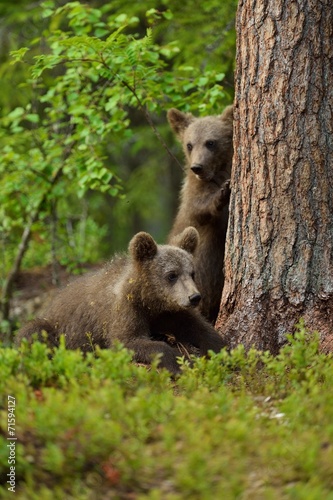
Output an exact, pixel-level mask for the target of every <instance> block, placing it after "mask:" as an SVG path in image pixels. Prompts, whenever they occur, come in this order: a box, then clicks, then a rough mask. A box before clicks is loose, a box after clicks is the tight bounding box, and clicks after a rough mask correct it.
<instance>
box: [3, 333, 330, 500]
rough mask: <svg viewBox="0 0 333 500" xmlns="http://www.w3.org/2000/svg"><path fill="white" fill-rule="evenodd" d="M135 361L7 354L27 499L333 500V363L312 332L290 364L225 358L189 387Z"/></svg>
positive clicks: (59, 353) (291, 350) (285, 352)
mask: <svg viewBox="0 0 333 500" xmlns="http://www.w3.org/2000/svg"><path fill="white" fill-rule="evenodd" d="M130 360H131V355H130V353H129V352H128V351H126V350H124V349H123V348H122V347H121V346H120V345H118V346H115V348H114V349H112V350H104V351H102V350H97V351H96V352H95V353H91V354H89V355H87V356H86V357H84V356H83V355H82V353H80V352H79V351H67V350H66V349H65V347H64V345H63V344H61V346H60V347H59V348H58V349H55V350H54V352H53V355H52V357H51V356H50V350H49V349H48V348H47V347H45V345H43V344H40V343H38V342H36V343H34V344H33V345H32V346H31V347H30V346H28V344H26V343H25V344H23V345H22V346H21V347H20V349H18V350H15V349H12V348H1V349H0V387H1V390H0V394H1V403H2V404H1V408H2V410H1V434H0V436H1V437H0V441H1V445H0V450H1V452H0V470H1V473H2V477H5V474H6V473H7V470H8V462H7V461H8V452H7V448H6V443H7V439H6V438H7V404H8V403H7V398H8V395H10V396H13V397H15V400H16V410H15V418H16V426H15V429H16V431H15V432H16V437H17V445H16V458H17V461H16V496H17V497H18V498H22V499H23V498H59V499H61V498H64V495H65V496H66V498H69V499H70V498H73V499H74V498H82V499H88V498H92V496H93V497H94V498H109V497H110V498H126V497H128V495H130V496H133V497H135V498H150V499H163V500H164V499H167V500H168V499H169V500H171V499H183V498H189V499H192V498H198V499H199V498H200V499H202V498H207V499H209V498H228V499H229V498H230V499H234V498H273V499H280V498H290V499H291V498H300V499H309V500H310V499H315V498H328V499H330V498H332V494H331V492H332V488H333V468H332V467H333V466H332V464H333V448H332V440H333V427H332V420H333V395H332V391H331V387H330V386H331V380H332V376H333V359H332V357H331V356H325V355H323V354H319V353H318V338H317V336H316V335H310V334H309V333H308V332H306V331H305V328H304V326H303V325H302V324H300V325H299V326H298V331H297V333H296V335H295V336H294V337H289V343H288V344H287V345H286V346H285V347H284V348H283V349H282V350H281V353H280V355H279V356H277V357H273V356H271V355H269V354H268V353H263V352H260V351H255V350H251V351H250V352H249V353H246V352H245V351H244V350H243V349H241V348H238V349H236V350H235V351H233V352H231V353H230V354H228V353H226V352H224V351H223V352H221V353H220V354H213V355H212V356H211V357H210V358H209V359H207V360H205V359H202V358H198V359H195V360H194V366H193V367H192V368H191V367H189V366H188V365H187V364H186V363H183V370H182V375H181V376H180V377H179V378H178V379H177V380H176V381H173V380H172V379H170V377H169V375H168V373H167V372H166V371H164V370H161V371H159V370H156V368H152V369H150V370H147V369H146V368H145V367H143V366H136V365H134V364H133V363H131V361H130ZM306 374H308V375H306ZM0 488H1V489H0V496H1V498H6V494H7V496H8V493H7V485H6V484H5V483H4V482H3V483H2V485H1V487H0Z"/></svg>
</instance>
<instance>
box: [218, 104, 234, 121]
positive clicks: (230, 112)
mask: <svg viewBox="0 0 333 500" xmlns="http://www.w3.org/2000/svg"><path fill="white" fill-rule="evenodd" d="M220 118H221V120H222V121H225V122H229V123H230V124H232V123H233V119H234V107H233V105H232V104H231V105H230V106H227V107H226V108H225V110H224V111H223V113H222V114H221V115H220Z"/></svg>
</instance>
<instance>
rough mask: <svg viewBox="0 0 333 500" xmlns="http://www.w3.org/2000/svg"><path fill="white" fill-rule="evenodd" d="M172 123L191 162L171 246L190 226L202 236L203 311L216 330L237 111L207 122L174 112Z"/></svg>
mask: <svg viewBox="0 0 333 500" xmlns="http://www.w3.org/2000/svg"><path fill="white" fill-rule="evenodd" d="M168 120H169V123H170V126H171V128H172V129H173V131H174V132H175V134H176V135H177V137H178V139H179V140H180V141H181V143H182V144H183V148H184V153H185V156H186V161H187V165H186V177H185V181H184V184H183V188H182V191H181V197H180V206H179V211H178V214H177V216H176V219H175V222H174V225H173V228H172V230H171V232H170V235H169V238H168V241H169V242H171V243H175V244H177V237H178V235H179V234H180V233H181V232H182V231H183V230H184V228H185V227H187V226H194V227H195V228H196V229H197V230H198V232H199V235H200V243H199V245H198V248H197V250H196V253H195V270H196V283H197V285H198V288H199V290H200V292H201V293H202V296H203V300H202V302H201V304H200V310H201V312H202V314H203V315H204V316H205V317H206V318H207V319H208V320H209V321H211V322H212V323H213V324H214V323H215V320H216V318H217V314H218V311H219V306H220V301H221V294H222V288H223V282H224V275H223V261H224V246H225V238H226V231H227V225H228V204H229V196H230V188H229V182H230V175H231V165H232V156H233V147H232V134H233V109H232V106H228V107H227V108H226V109H225V110H224V112H223V113H222V115H219V116H206V117H204V118H195V117H194V116H193V115H192V114H191V113H182V112H181V111H178V110H177V109H170V110H169V112H168Z"/></svg>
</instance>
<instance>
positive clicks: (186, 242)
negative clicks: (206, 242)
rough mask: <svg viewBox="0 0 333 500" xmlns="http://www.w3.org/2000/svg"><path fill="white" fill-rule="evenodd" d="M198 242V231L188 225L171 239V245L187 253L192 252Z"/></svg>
mask: <svg viewBox="0 0 333 500" xmlns="http://www.w3.org/2000/svg"><path fill="white" fill-rule="evenodd" d="M198 244H199V233H198V231H197V230H196V229H195V227H192V226H189V227H187V228H186V229H184V231H183V232H182V233H180V234H178V235H177V236H175V237H174V238H172V240H171V245H175V246H177V247H179V248H182V249H183V250H185V251H186V252H188V253H191V254H193V253H194V252H195V249H196V248H197V246H198Z"/></svg>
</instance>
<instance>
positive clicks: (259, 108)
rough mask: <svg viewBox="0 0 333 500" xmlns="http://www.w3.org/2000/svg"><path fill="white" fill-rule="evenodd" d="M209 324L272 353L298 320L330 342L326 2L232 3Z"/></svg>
mask: <svg viewBox="0 0 333 500" xmlns="http://www.w3.org/2000/svg"><path fill="white" fill-rule="evenodd" d="M236 30H237V35H238V41H237V60H236V65H237V69H236V78H235V84H236V89H235V110H234V115H235V125H234V151H235V153H234V163H233V173H232V179H231V183H232V195H231V201H230V219H229V229H228V235H227V246H226V257H225V285H224V290H223V296H222V301H221V309H220V314H219V318H218V321H217V324H216V326H217V328H218V330H219V331H220V332H221V333H222V334H223V335H225V336H226V337H227V339H228V340H229V341H230V344H231V345H232V346H235V345H236V344H238V343H243V344H245V346H247V347H249V346H255V347H257V348H260V349H269V350H271V351H272V352H276V351H277V350H278V349H279V348H280V346H281V345H282V343H283V342H284V340H285V333H288V332H289V333H292V331H293V330H294V325H295V323H297V321H298V320H299V319H300V318H301V317H303V318H304V319H305V323H306V326H307V327H308V328H309V329H310V330H311V331H315V330H317V331H319V333H320V336H321V343H322V347H323V348H324V349H327V350H329V349H330V350H332V349H333V116H332V110H333V2H332V0H322V1H320V2H318V1H314V0H274V1H271V2H267V1H264V0H240V2H239V7H238V13H237V20H236Z"/></svg>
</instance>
